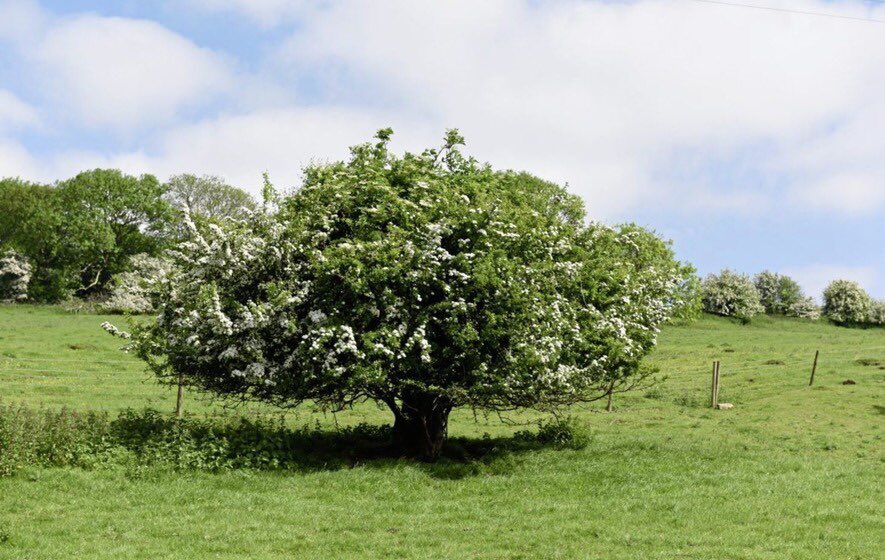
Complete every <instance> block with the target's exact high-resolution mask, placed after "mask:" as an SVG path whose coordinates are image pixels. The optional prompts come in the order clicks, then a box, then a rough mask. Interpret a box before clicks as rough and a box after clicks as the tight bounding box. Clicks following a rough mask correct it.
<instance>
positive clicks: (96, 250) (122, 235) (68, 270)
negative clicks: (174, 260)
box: [0, 169, 255, 303]
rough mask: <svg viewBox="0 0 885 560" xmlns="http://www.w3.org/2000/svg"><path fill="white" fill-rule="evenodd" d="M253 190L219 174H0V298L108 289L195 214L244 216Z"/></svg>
mask: <svg viewBox="0 0 885 560" xmlns="http://www.w3.org/2000/svg"><path fill="white" fill-rule="evenodd" d="M254 207H255V201H254V200H253V199H252V197H251V196H249V194H248V193H246V192H244V191H242V190H240V189H238V188H236V187H233V186H231V185H228V184H226V183H225V182H224V181H222V180H221V179H219V178H217V177H212V176H202V177H197V176H195V175H189V174H184V175H178V176H175V177H172V178H171V179H170V180H169V181H168V182H166V183H162V182H160V181H158V180H157V178H156V177H154V176H153V175H140V176H133V175H127V174H125V173H123V172H121V171H119V170H117V169H94V170H91V171H84V172H82V173H80V174H78V175H76V176H75V177H72V178H70V179H67V180H64V181H59V182H57V183H55V184H52V185H43V184H38V183H32V182H29V181H25V180H22V179H18V178H6V179H0V299H7V300H19V301H21V300H28V301H34V302H48V303H54V302H59V301H62V300H66V299H69V298H71V297H79V298H86V299H89V298H102V297H107V296H108V295H109V292H110V290H111V288H112V283H113V282H114V281H115V278H117V277H118V275H120V274H123V273H127V272H131V271H132V270H133V269H134V267H136V266H138V264H139V263H144V262H145V260H146V259H147V260H149V259H152V258H157V257H160V256H161V255H162V254H163V252H164V251H165V250H166V249H168V248H170V247H173V246H174V245H175V244H176V243H177V242H178V241H180V239H181V238H182V236H183V235H184V233H185V232H184V229H183V216H184V213H183V210H184V209H185V208H188V209H190V213H191V215H192V217H193V219H194V220H195V221H199V222H213V221H218V220H222V219H224V218H229V217H239V216H241V215H243V213H244V212H247V211H249V210H251V209H254Z"/></svg>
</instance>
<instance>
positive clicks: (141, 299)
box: [102, 253, 172, 314]
mask: <svg viewBox="0 0 885 560" xmlns="http://www.w3.org/2000/svg"><path fill="white" fill-rule="evenodd" d="M129 266H130V269H131V270H130V271H129V272H121V273H120V274H118V275H116V276H115V277H114V279H113V282H112V287H111V291H110V295H109V296H108V298H107V300H106V301H105V302H104V303H103V304H102V309H103V310H104V311H106V312H109V313H132V314H138V313H151V312H153V311H154V306H153V303H152V301H151V297H152V290H153V289H154V287H155V286H157V285H158V283H159V282H160V281H161V280H162V279H163V277H164V276H165V275H167V274H169V271H170V267H171V266H172V263H171V261H170V260H169V259H165V258H161V257H152V256H150V255H148V254H145V253H140V254H137V255H133V256H132V257H130V258H129Z"/></svg>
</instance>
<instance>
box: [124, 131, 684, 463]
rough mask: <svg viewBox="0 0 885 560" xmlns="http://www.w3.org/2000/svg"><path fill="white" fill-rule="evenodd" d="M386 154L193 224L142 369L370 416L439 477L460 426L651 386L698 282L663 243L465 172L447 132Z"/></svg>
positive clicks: (317, 174) (578, 205)
mask: <svg viewBox="0 0 885 560" xmlns="http://www.w3.org/2000/svg"><path fill="white" fill-rule="evenodd" d="M390 135H391V131H390V130H382V131H380V132H379V134H378V136H377V141H376V142H373V143H367V144H363V145H359V146H356V147H354V148H352V154H351V158H350V159H349V160H348V161H344V162H335V163H330V164H323V165H314V166H311V167H309V168H308V169H306V171H305V179H304V182H303V185H302V186H301V188H300V189H299V190H297V191H296V192H294V193H293V194H292V195H290V196H287V197H279V196H271V198H273V200H266V203H265V205H264V211H261V212H255V213H252V214H249V215H246V216H245V217H244V218H243V219H241V220H236V221H229V222H225V223H223V224H208V225H206V226H202V227H201V226H199V225H196V224H194V223H193V222H191V221H188V222H187V225H188V228H189V230H190V233H191V237H190V239H189V240H187V241H186V242H184V243H182V244H180V246H179V247H178V248H177V249H176V250H174V251H172V254H173V256H174V260H175V266H174V267H173V268H172V272H171V273H170V274H169V275H168V276H166V278H165V280H164V281H162V282H160V283H158V284H156V285H155V286H157V289H158V291H157V292H156V294H155V301H156V303H157V306H158V309H159V317H158V320H157V321H156V322H155V323H152V324H149V325H144V326H141V327H139V328H138V329H137V330H136V332H135V333H134V337H133V344H134V348H135V350H136V351H137V352H138V354H139V355H140V356H141V357H142V358H144V359H145V360H147V362H148V363H149V364H150V366H151V367H152V368H153V369H154V371H155V372H156V373H157V374H158V375H160V376H162V377H165V378H171V379H176V380H177V379H178V378H179V376H181V377H182V378H184V379H185V380H186V381H187V383H189V384H191V385H193V386H196V387H199V388H201V389H204V390H207V391H211V392H213V393H216V394H220V395H225V396H228V397H232V398H235V399H236V398H238V399H255V400H260V401H264V402H269V403H273V404H276V405H279V406H283V407H292V406H297V405H298V404H300V403H302V402H304V401H307V400H310V401H313V402H315V403H317V404H318V405H320V406H323V407H326V408H329V409H341V408H345V407H348V406H351V405H352V404H354V403H356V402H359V401H362V400H374V401H376V402H378V403H381V404H383V405H385V406H387V407H389V408H390V410H391V412H392V413H393V416H394V419H395V421H394V433H395V436H396V439H397V441H398V442H399V444H400V445H401V446H402V447H403V449H404V450H407V451H410V452H413V453H417V454H419V455H421V456H424V457H428V458H433V457H435V456H436V455H437V454H438V453H439V451H440V449H441V446H442V444H443V442H444V440H445V437H446V434H447V426H448V416H449V412H450V411H451V410H452V409H453V408H455V407H460V406H468V407H475V408H479V409H487V410H510V409H514V408H524V407H530V408H535V409H542V410H543V409H551V408H555V407H558V406H562V405H569V404H572V403H578V402H587V401H592V400H595V399H598V398H602V397H604V396H606V395H607V394H609V393H610V392H611V391H618V390H626V389H629V388H630V387H632V386H635V385H636V384H637V383H638V382H640V381H641V380H642V379H644V378H646V376H648V375H649V373H650V372H649V370H647V369H645V368H643V367H642V366H641V361H642V358H643V357H644V356H645V355H646V354H647V352H648V351H649V350H650V349H651V348H652V346H653V345H654V344H655V339H656V333H657V332H658V326H659V325H660V324H661V323H662V322H663V321H665V320H666V319H667V318H668V317H669V316H670V314H671V313H672V311H673V310H674V308H676V307H677V306H678V305H679V304H680V301H679V294H680V286H683V285H684V284H685V282H686V280H687V278H688V277H689V276H690V274H691V269H690V267H686V266H684V265H682V264H681V263H679V262H677V261H676V260H675V259H674V257H673V253H672V251H671V249H670V247H669V245H668V244H667V243H665V242H664V241H662V240H660V239H659V238H657V237H656V236H655V235H653V234H652V233H650V232H648V231H646V230H644V229H642V228H640V227H637V226H634V225H625V226H619V227H608V226H605V225H602V224H598V223H592V222H589V223H588V222H587V220H586V216H585V212H584V208H583V204H582V202H581V200H580V199H579V198H578V197H576V196H573V195H571V194H569V193H568V192H566V190H565V189H563V188H562V187H560V186H558V185H555V184H553V183H550V182H547V181H543V180H541V179H538V178H536V177H533V176H531V175H528V174H524V173H515V172H510V171H495V170H493V169H492V168H491V167H489V166H488V165H481V164H479V163H478V162H476V161H474V160H473V159H470V158H466V157H465V156H463V155H462V154H461V153H460V151H459V149H458V146H459V145H460V144H462V143H463V140H462V138H461V137H460V135H459V134H458V133H457V132H456V131H451V132H449V133H448V134H447V136H446V140H445V143H444V145H443V146H442V148H441V149H429V150H426V151H425V152H423V153H421V154H405V155H403V156H397V155H394V154H392V153H391V152H390V151H389V149H388V141H389V138H390ZM266 192H268V193H271V192H272V191H271V189H266Z"/></svg>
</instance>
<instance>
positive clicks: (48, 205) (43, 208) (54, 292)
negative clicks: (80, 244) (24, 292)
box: [0, 178, 76, 301]
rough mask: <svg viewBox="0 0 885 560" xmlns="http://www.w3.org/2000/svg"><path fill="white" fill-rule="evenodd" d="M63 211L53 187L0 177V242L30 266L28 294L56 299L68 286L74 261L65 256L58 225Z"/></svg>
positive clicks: (62, 219) (60, 296) (48, 299)
mask: <svg viewBox="0 0 885 560" xmlns="http://www.w3.org/2000/svg"><path fill="white" fill-rule="evenodd" d="M64 222H65V215H64V211H63V208H62V206H61V204H60V203H59V201H58V197H57V191H56V189H55V188H53V187H50V186H47V185H40V184H36V183H30V182H27V181H22V180H20V179H13V178H7V179H2V180H0V246H3V247H7V248H10V249H12V250H14V251H16V252H17V253H18V254H20V255H22V256H23V257H24V258H25V259H26V260H27V262H28V263H29V265H30V266H31V279H30V282H29V284H28V297H29V299H31V300H34V301H57V300H60V299H63V298H64V297H65V296H66V294H67V293H68V290H69V285H70V283H71V282H70V277H71V275H72V271H73V269H74V268H75V266H76V263H73V262H71V261H70V260H69V259H68V258H67V254H68V253H69V252H68V251H65V249H64V248H65V246H66V245H67V244H70V243H71V242H72V240H70V239H64V238H63V237H62V235H61V228H62V225H63V223H64Z"/></svg>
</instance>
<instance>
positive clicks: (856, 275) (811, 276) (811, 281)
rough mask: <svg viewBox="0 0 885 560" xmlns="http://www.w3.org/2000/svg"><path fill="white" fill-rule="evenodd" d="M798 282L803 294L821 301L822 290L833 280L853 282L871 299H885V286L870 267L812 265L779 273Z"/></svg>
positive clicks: (786, 269) (875, 271)
mask: <svg viewBox="0 0 885 560" xmlns="http://www.w3.org/2000/svg"><path fill="white" fill-rule="evenodd" d="M780 272H781V273H782V274H786V275H788V276H790V277H792V278H793V279H794V280H796V281H797V282H799V284H800V285H801V286H802V289H803V290H805V293H806V294H808V295H810V296H812V297H814V298H816V299H817V300H819V301H820V300H821V298H822V295H823V291H824V288H826V287H827V285H828V284H829V283H830V282H832V281H833V280H853V281H855V282H857V283H858V284H860V285H861V286H862V287H863V288H864V289H866V290H867V291H868V292H869V293H870V294H871V295H872V296H873V297H878V298H885V285H883V284H881V283H880V277H879V274H878V273H877V270H876V269H875V268H874V267H872V266H844V265H835V264H812V265H807V266H800V267H789V268H785V269H784V270H782V271H780Z"/></svg>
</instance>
